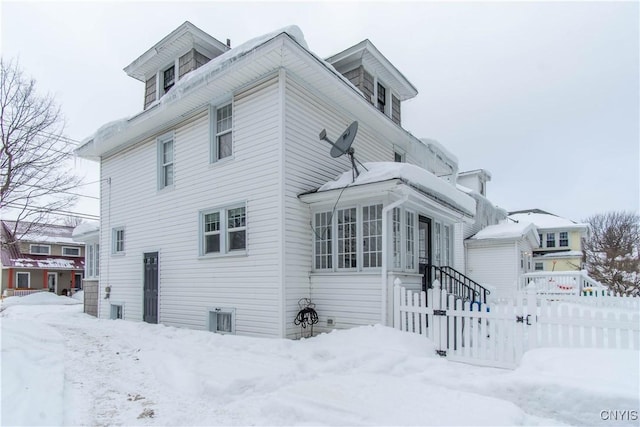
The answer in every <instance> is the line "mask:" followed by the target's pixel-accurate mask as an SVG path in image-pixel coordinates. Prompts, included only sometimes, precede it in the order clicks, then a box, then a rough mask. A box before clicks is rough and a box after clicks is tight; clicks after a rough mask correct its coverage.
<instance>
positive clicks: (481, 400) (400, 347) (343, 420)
mask: <svg viewBox="0 0 640 427" xmlns="http://www.w3.org/2000/svg"><path fill="white" fill-rule="evenodd" d="M77 296H78V294H75V295H74V298H75V297H77ZM72 302H79V301H76V300H74V299H73V298H68V297H62V296H57V295H54V294H52V293H49V292H42V293H39V294H34V295H29V296H25V297H9V298H5V299H4V300H3V301H2V302H1V303H0V308H2V309H3V310H2V311H1V312H0V329H1V331H2V341H1V342H0V346H1V349H2V363H3V366H11V368H12V369H2V370H1V371H0V376H1V377H2V380H1V381H2V396H1V397H2V405H1V406H0V422H1V424H2V425H10V426H94V425H109V426H113V425H124V426H151V425H156V426H214V425H223V426H231V425H233V426H250V425H257V426H294V425H297V426H310V425H312V426H316V425H318V426H321V425H325V426H367V425H370V426H402V425H407V426H412V425H413V426H427V425H433V426H517V425H529V426H535V425H538V426H556V425H575V426H611V425H614V426H632V425H637V419H638V403H639V401H638V391H639V388H638V387H639V386H638V384H639V376H638V371H639V370H640V367H639V366H638V363H637V362H638V357H639V353H638V350H622V349H619V348H606V349H605V348H538V349H533V350H530V351H527V352H526V353H525V354H524V356H523V358H522V360H521V361H520V364H519V366H518V367H517V368H516V369H513V370H511V369H497V368H488V367H481V366H473V365H470V364H464V363H456V362H452V361H450V360H447V359H446V358H442V357H439V356H437V355H436V353H435V346H434V344H433V342H432V341H431V340H429V339H428V338H427V337H425V336H422V335H418V334H413V333H408V332H401V331H399V330H397V329H393V328H389V327H383V326H381V325H375V326H364V327H359V328H354V329H350V330H335V331H333V332H331V333H328V334H321V335H318V336H315V337H313V338H307V339H302V340H295V341H294V340H283V339H275V338H274V339H265V338H255V337H243V336H238V335H221V334H213V333H211V332H208V331H198V330H189V329H185V328H175V327H168V326H164V325H151V324H148V323H145V322H132V321H123V320H107V319H96V318H94V317H91V316H89V315H86V314H84V313H82V304H76V305H72V304H71V303H72ZM565 307H566V306H565ZM605 310H606V311H605V315H611V316H620V317H621V315H622V314H623V313H625V312H626V313H627V314H628V313H631V312H633V309H614V308H607V309H605ZM599 313H600V314H602V312H601V311H600V312H599ZM627 319H628V317H627ZM627 322H628V320H627ZM556 326H559V325H556ZM618 326H621V324H618ZM587 330H589V331H590V332H591V331H592V329H591V328H587ZM627 332H629V331H628V330H627ZM606 333H609V334H612V332H610V331H606V332H605V334H606ZM605 336H607V335H605ZM609 336H610V335H609ZM568 342H569V341H567V343H568ZM571 342H572V343H573V344H574V345H575V343H576V342H575V341H574V340H571ZM592 342H593V341H592ZM617 342H618V344H621V343H622V342H621V341H620V340H619V341H617ZM628 342H629V341H627V343H628ZM636 344H637V342H636ZM619 347H623V346H621V345H619ZM594 365H597V369H593V368H594ZM622 411H626V412H624V413H623V412H622ZM630 412H631V413H630ZM614 417H616V418H614ZM623 417H624V418H623Z"/></svg>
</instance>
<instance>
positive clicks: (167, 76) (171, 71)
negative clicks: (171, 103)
mask: <svg viewBox="0 0 640 427" xmlns="http://www.w3.org/2000/svg"><path fill="white" fill-rule="evenodd" d="M163 82H164V85H163V87H164V93H167V92H168V91H169V89H171V88H172V87H173V85H174V84H175V82H176V66H175V65H172V66H171V67H169V68H167V69H166V70H164V79H163Z"/></svg>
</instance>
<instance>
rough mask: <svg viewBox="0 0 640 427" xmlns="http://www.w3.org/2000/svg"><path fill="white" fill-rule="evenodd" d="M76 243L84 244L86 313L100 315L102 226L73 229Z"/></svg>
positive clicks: (89, 225) (80, 226)
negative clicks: (99, 288) (99, 290)
mask: <svg viewBox="0 0 640 427" xmlns="http://www.w3.org/2000/svg"><path fill="white" fill-rule="evenodd" d="M71 237H72V238H73V240H74V241H76V242H80V243H84V253H85V263H84V278H83V279H82V289H83V290H84V312H85V313H87V314H90V315H92V316H97V315H98V294H99V292H98V286H99V279H100V226H99V225H98V224H97V223H95V222H85V223H82V224H80V225H78V226H77V227H76V228H74V229H73V233H72V235H71Z"/></svg>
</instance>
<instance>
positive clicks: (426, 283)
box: [418, 215, 433, 289]
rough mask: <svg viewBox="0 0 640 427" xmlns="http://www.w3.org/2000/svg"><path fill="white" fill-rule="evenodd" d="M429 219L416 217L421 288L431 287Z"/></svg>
mask: <svg viewBox="0 0 640 427" xmlns="http://www.w3.org/2000/svg"><path fill="white" fill-rule="evenodd" d="M431 252H432V251H431V218H427V217H425V216H422V215H420V216H419V217H418V267H419V268H420V273H421V274H423V278H422V288H423V289H426V288H427V287H431V281H432V276H433V273H432V271H431Z"/></svg>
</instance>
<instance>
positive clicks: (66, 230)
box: [4, 221, 78, 245]
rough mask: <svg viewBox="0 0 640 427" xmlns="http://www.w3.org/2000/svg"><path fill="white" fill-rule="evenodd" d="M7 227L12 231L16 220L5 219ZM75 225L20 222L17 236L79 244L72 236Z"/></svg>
mask: <svg viewBox="0 0 640 427" xmlns="http://www.w3.org/2000/svg"><path fill="white" fill-rule="evenodd" d="M4 223H5V224H6V226H7V228H8V229H9V230H10V231H12V230H13V227H14V225H15V221H4ZM72 232H73V227H70V226H66V225H56V224H35V225H32V224H31V223H29V222H23V221H21V222H19V223H18V226H17V228H16V235H17V236H16V237H18V238H19V239H20V240H21V241H23V242H34V243H62V244H73V245H77V244H78V243H77V242H75V241H74V240H73V239H72V238H71V233H72Z"/></svg>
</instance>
